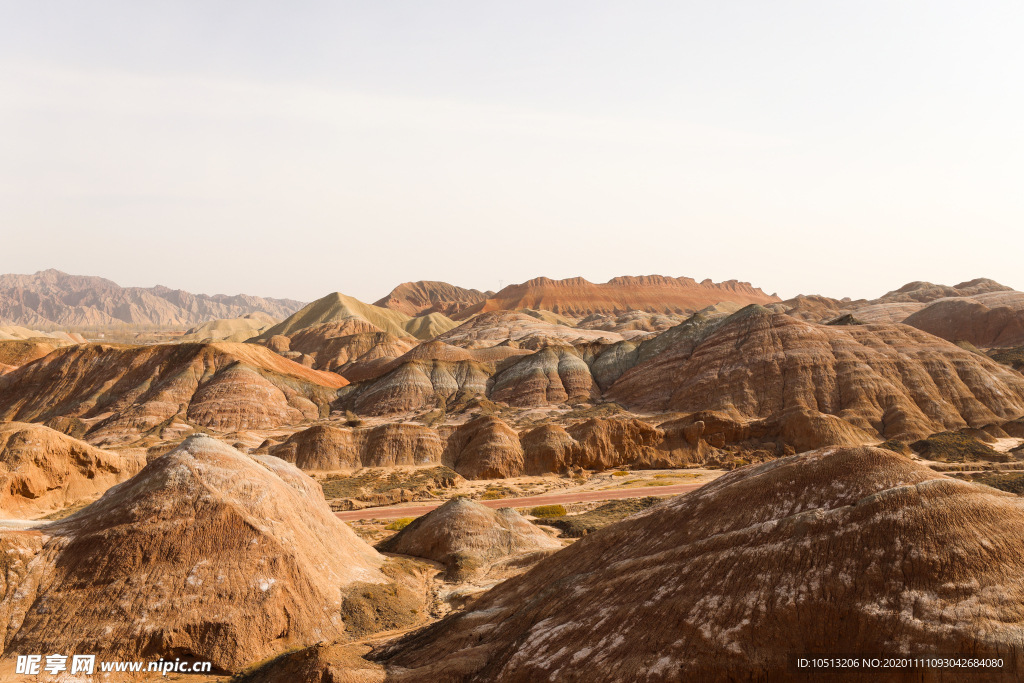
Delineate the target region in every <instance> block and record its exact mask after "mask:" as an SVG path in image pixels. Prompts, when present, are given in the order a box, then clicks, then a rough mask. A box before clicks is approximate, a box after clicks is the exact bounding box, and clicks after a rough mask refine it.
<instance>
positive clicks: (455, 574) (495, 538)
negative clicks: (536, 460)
mask: <svg viewBox="0 0 1024 683" xmlns="http://www.w3.org/2000/svg"><path fill="white" fill-rule="evenodd" d="M561 547H562V544H561V543H560V542H558V541H556V540H555V539H554V538H552V537H551V536H548V535H547V534H546V533H544V532H543V531H541V529H540V528H539V527H537V526H535V525H533V524H530V522H528V521H526V520H525V519H523V518H522V517H521V516H520V515H519V513H518V512H516V511H515V510H513V509H512V508H501V509H500V510H492V509H490V508H488V507H484V506H483V505H481V504H480V503H477V502H475V501H472V500H469V499H466V498H453V499H452V500H449V501H448V502H447V503H445V504H444V505H442V506H441V507H439V508H437V509H436V510H433V511H432V512H430V513H428V514H426V515H424V516H423V517H419V518H417V519H415V520H414V521H413V522H411V523H410V524H409V525H408V526H407V527H405V528H404V529H402V530H401V531H399V532H398V533H397V534H396V535H394V536H392V537H391V538H389V539H387V540H385V541H383V542H382V543H380V544H379V545H378V548H379V549H380V550H383V551H386V552H391V553H401V554H403V555H412V556H413V557H424V558H427V559H430V560H435V561H437V562H440V563H441V564H443V565H444V566H445V569H446V570H447V576H446V580H448V581H449V582H452V583H456V582H460V581H465V580H466V579H468V578H470V577H471V576H473V575H475V574H479V573H482V572H483V571H484V570H485V569H486V567H487V565H489V564H491V563H493V562H496V561H498V560H503V559H505V558H508V557H512V556H515V555H521V554H523V553H536V552H538V551H548V552H550V551H553V550H559V549H561Z"/></svg>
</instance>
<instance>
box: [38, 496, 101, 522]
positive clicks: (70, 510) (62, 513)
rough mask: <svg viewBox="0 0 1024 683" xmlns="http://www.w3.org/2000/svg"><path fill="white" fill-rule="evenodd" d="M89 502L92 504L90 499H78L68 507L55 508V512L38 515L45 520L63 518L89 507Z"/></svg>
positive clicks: (53, 520) (50, 520)
mask: <svg viewBox="0 0 1024 683" xmlns="http://www.w3.org/2000/svg"><path fill="white" fill-rule="evenodd" d="M91 504H92V501H91V500H83V501H79V502H77V503H75V504H74V505H71V506H70V507H66V508H64V509H63V510H57V511H56V512H51V513H50V514H48V515H46V516H45V517H40V519H45V520H47V521H49V522H56V521H57V520H59V519H64V518H65V517H70V516H71V515H73V514H75V513H76V512H78V511H79V510H84V509H85V508H87V507H89V506H90V505H91Z"/></svg>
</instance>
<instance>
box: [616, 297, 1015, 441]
mask: <svg viewBox="0 0 1024 683" xmlns="http://www.w3.org/2000/svg"><path fill="white" fill-rule="evenodd" d="M670 332H671V331H670ZM666 334H668V333H666ZM605 396H606V398H610V399H611V400H614V401H617V402H618V403H620V404H622V405H624V406H627V407H632V408H638V409H643V410H652V411H670V410H672V411H679V412H683V413H690V412H698V411H718V412H719V413H721V414H723V415H726V416H729V418H730V419H731V420H733V421H735V422H737V423H739V424H744V423H747V422H751V421H764V420H767V421H771V422H774V423H777V424H779V425H780V427H779V429H787V427H786V423H787V422H788V421H790V420H792V419H797V420H799V422H798V423H797V424H795V425H793V426H790V427H788V429H791V430H793V431H794V432H795V433H797V434H800V435H801V436H800V443H801V445H802V446H803V447H816V446H822V445H826V444H827V443H829V441H828V440H827V439H829V438H831V437H830V435H831V434H836V433H840V432H842V433H843V435H844V439H846V441H845V443H849V438H854V437H855V433H850V432H849V431H848V430H846V429H845V428H842V429H841V427H842V425H840V424H838V423H837V422H835V420H834V419H832V418H831V417H821V416H833V417H834V418H839V419H841V420H842V421H844V422H845V423H848V424H849V425H852V427H853V428H855V429H856V430H859V431H860V432H862V433H863V436H862V439H864V440H867V439H869V437H873V438H875V439H878V440H885V439H900V440H903V441H913V440H916V439H919V438H922V437H924V436H927V435H929V434H933V433H935V432H940V431H946V430H957V429H961V428H963V427H968V426H971V427H981V426H984V425H986V424H990V423H999V422H1003V421H1005V420H1007V419H1013V418H1016V417H1018V416H1020V415H1021V414H1024V378H1021V377H1020V375H1018V374H1016V373H1014V372H1013V371H1011V370H1009V369H1008V368H1005V367H1000V366H998V364H996V363H994V362H992V361H990V360H989V359H987V358H985V357H983V356H980V355H978V354H976V353H971V352H969V351H966V350H964V349H961V348H959V347H957V346H955V345H953V344H951V343H949V342H946V341H943V340H940V339H938V338H937V337H934V336H932V335H929V334H927V333H924V332H921V331H919V330H916V329H914V328H912V327H908V326H906V325H882V324H877V325H842V326H825V325H817V324H814V323H808V322H804V321H801V320H797V319H796V318H793V317H791V316H787V315H782V314H773V313H771V312H770V311H768V310H766V309H763V308H760V307H748V308H746V309H744V310H742V311H740V312H738V313H736V314H734V315H733V316H731V317H729V318H728V319H727V320H726V321H725V322H723V323H721V324H719V325H718V326H717V327H711V328H707V329H706V330H704V331H703V332H701V333H700V334H694V335H689V336H685V337H681V338H680V339H678V340H676V342H675V343H673V344H671V345H670V346H669V347H668V348H666V349H665V350H664V351H662V353H660V354H658V355H656V356H654V357H653V358H651V359H649V360H647V361H646V362H643V363H641V364H639V365H637V366H636V367H634V368H633V369H631V370H629V371H627V372H626V373H625V374H623V375H622V377H620V378H619V379H618V381H616V382H615V384H613V385H612V387H611V388H610V389H609V390H608V391H607V392H606V395H605Z"/></svg>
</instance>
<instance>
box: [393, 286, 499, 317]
mask: <svg viewBox="0 0 1024 683" xmlns="http://www.w3.org/2000/svg"><path fill="white" fill-rule="evenodd" d="M493 295H494V292H489V291H488V292H481V291H478V290H476V289H463V288H462V287H456V286H455V285H450V284H448V283H447V282H434V281H429V280H420V281H418V282H403V283H402V284H400V285H398V286H397V287H395V288H394V289H393V290H391V293H390V294H388V295H387V296H386V297H384V298H383V299H381V300H380V301H374V302H373V305H374V306H380V307H381V308H390V309H391V310H393V311H400V312H402V313H405V314H406V315H409V316H418V315H428V314H430V313H440V314H441V315H445V316H448V317H449V318H450V317H451V316H452V315H454V314H456V313H458V312H460V311H463V310H465V309H467V308H469V307H470V306H472V305H473V304H477V303H480V302H481V301H484V300H486V299H487V298H488V297H490V296H493Z"/></svg>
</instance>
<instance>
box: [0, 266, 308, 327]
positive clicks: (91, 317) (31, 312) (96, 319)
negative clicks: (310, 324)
mask: <svg viewBox="0 0 1024 683" xmlns="http://www.w3.org/2000/svg"><path fill="white" fill-rule="evenodd" d="M302 306H303V304H302V303H301V302H299V301H292V300H290V299H263V298H260V297H256V296H248V295H245V294H239V295H237V296H226V295H223V294H217V295H215V296H207V295H205V294H189V293H188V292H185V291H182V290H180V289H178V290H172V289H169V288H167V287H161V286H156V287H150V288H143V287H120V286H118V285H117V284H115V283H114V282H111V281H110V280H105V279H103V278H100V277H87V276H82V275H68V274H67V273H62V272H60V271H59V270H44V271H40V272H38V273H36V274H34V275H0V322H6V323H12V324H16V325H29V326H39V325H68V326H76V325H115V324H120V323H129V324H149V325H186V326H187V325H197V324H200V323H203V322H206V321H207V320H216V319H221V318H239V317H242V316H244V315H247V314H250V313H264V314H266V315H270V316H273V317H274V318H286V317H288V316H289V315H291V314H292V313H294V312H295V311H297V310H298V309H299V308H301V307H302Z"/></svg>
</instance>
